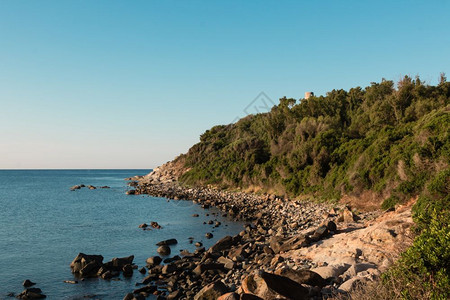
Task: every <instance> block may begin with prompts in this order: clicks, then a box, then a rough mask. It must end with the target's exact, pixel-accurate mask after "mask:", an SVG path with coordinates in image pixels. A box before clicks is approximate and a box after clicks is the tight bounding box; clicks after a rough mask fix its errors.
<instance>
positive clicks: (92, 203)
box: [0, 170, 242, 299]
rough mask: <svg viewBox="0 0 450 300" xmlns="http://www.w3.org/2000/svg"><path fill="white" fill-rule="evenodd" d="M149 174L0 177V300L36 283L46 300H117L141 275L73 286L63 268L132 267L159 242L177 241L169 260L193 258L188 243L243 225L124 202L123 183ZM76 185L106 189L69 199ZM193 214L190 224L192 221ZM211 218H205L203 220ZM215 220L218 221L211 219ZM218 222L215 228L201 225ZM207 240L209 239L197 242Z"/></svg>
mask: <svg viewBox="0 0 450 300" xmlns="http://www.w3.org/2000/svg"><path fill="white" fill-rule="evenodd" d="M147 173H148V170H0V299H4V298H5V299H6V298H7V297H6V295H7V294H8V293H10V292H13V293H15V294H18V293H20V292H21V291H22V290H23V287H22V285H21V284H22V282H23V281H24V280H25V279H30V280H31V281H33V282H37V285H36V287H39V288H41V289H42V291H43V292H44V294H46V295H47V298H48V299H83V297H85V296H86V295H96V297H95V299H123V297H124V295H125V294H126V293H128V292H130V291H132V290H133V289H134V288H135V283H136V282H140V281H141V280H142V278H143V277H144V275H141V274H140V273H139V272H137V271H135V272H134V275H133V277H132V278H130V279H126V278H123V277H120V278H121V280H120V281H105V280H101V279H89V280H86V281H83V282H81V281H80V282H79V284H76V285H73V284H67V283H64V282H63V280H75V278H74V276H73V275H72V274H71V272H70V267H69V264H70V262H71V261H72V260H73V258H74V257H75V256H76V255H77V254H78V253H79V252H84V253H86V254H101V255H103V256H104V258H105V259H104V261H105V262H106V261H109V260H110V259H111V258H113V257H123V256H129V255H135V260H134V262H135V263H136V264H137V265H139V266H143V265H145V260H146V259H147V258H148V257H149V256H152V255H156V254H157V253H156V249H157V246H156V245H155V243H157V242H158V241H161V240H164V239H169V238H176V239H177V240H178V245H176V246H172V255H175V254H178V253H179V250H180V249H188V250H189V251H194V250H195V246H194V245H192V244H190V243H189V240H188V238H189V237H194V238H195V240H194V241H201V242H203V244H204V245H205V246H206V247H208V246H210V245H212V244H213V243H214V242H215V241H217V240H218V239H220V238H221V237H223V236H225V235H234V234H237V233H238V232H239V231H240V230H242V224H240V223H237V222H231V221H230V220H227V219H226V218H222V217H220V216H217V217H215V216H213V215H212V213H213V212H217V211H216V210H214V209H210V210H203V209H202V208H201V207H200V206H198V205H195V204H193V203H192V202H189V201H175V200H170V201H168V199H164V198H155V197H150V196H147V195H145V196H143V195H142V196H141V195H139V196H138V195H136V196H127V195H125V191H126V190H127V186H126V182H125V181H124V178H126V177H130V176H134V175H144V174H147ZM76 184H86V185H89V184H90V185H94V186H103V185H107V186H110V187H111V189H96V190H89V189H87V188H83V189H81V190H76V191H70V190H69V187H71V186H73V185H76ZM195 213H197V214H199V215H200V217H199V218H193V217H192V214H195ZM208 213H209V214H210V216H206V214H208ZM218 215H220V214H218ZM216 218H217V219H218V220H219V221H221V222H222V226H220V227H219V228H213V227H212V225H204V224H203V222H205V221H208V220H211V219H212V220H214V219H216ZM150 221H156V222H158V223H159V224H161V225H162V226H163V228H162V229H160V230H152V231H143V230H142V229H139V228H138V225H139V224H141V223H150ZM206 232H213V233H214V238H213V239H211V240H207V239H205V238H204V235H205V233H206Z"/></svg>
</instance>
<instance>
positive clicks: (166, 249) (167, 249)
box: [156, 245, 171, 256]
mask: <svg viewBox="0 0 450 300" xmlns="http://www.w3.org/2000/svg"><path fill="white" fill-rule="evenodd" d="M156 251H157V252H158V253H159V254H161V255H164V256H166V255H170V252H171V251H170V247H169V246H167V245H162V246H159V247H158V249H156Z"/></svg>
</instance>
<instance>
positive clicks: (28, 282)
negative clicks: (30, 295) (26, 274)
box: [22, 279, 36, 288]
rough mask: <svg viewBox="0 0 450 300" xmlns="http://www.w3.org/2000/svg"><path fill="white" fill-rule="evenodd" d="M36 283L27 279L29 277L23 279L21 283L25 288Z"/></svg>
mask: <svg viewBox="0 0 450 300" xmlns="http://www.w3.org/2000/svg"><path fill="white" fill-rule="evenodd" d="M35 284H36V283H35V282H32V281H31V280H29V279H25V281H24V282H23V283H22V285H23V286H24V287H26V288H28V287H30V286H33V285H35Z"/></svg>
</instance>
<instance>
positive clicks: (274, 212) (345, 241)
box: [96, 162, 413, 300]
mask: <svg viewBox="0 0 450 300" xmlns="http://www.w3.org/2000/svg"><path fill="white" fill-rule="evenodd" d="M182 173H183V170H180V169H179V168H178V166H177V165H175V164H174V163H173V162H169V163H167V164H165V165H163V166H161V167H159V168H157V169H155V170H154V171H153V172H152V173H150V174H148V175H146V176H143V177H135V178H127V179H128V180H130V183H129V185H130V186H131V187H132V189H130V191H128V192H127V194H148V195H152V196H157V197H166V198H169V199H174V200H178V201H183V200H185V201H193V202H195V203H198V204H199V205H201V206H202V207H203V208H204V209H208V208H209V207H217V208H218V209H220V210H221V211H222V214H223V215H224V216H227V217H230V218H233V219H235V220H242V221H245V222H246V224H247V225H246V226H245V228H243V230H242V231H241V232H240V233H239V234H238V235H236V236H226V237H223V238H222V239H220V240H219V241H218V242H217V243H216V244H215V245H213V246H212V247H210V248H209V249H205V248H204V247H202V245H201V244H198V245H197V246H198V247H197V249H196V251H195V252H193V253H191V252H188V251H183V252H182V253H180V255H175V256H173V257H170V256H169V254H170V244H166V243H164V241H163V242H161V244H160V248H161V247H164V248H165V249H162V250H164V251H165V252H159V250H160V249H158V252H159V253H161V256H163V257H160V256H154V257H150V258H149V259H147V262H146V263H147V265H146V268H141V269H140V272H141V273H145V274H147V275H146V277H144V278H143V280H142V282H141V283H140V284H139V285H141V286H140V287H139V288H137V289H136V290H134V291H133V292H130V293H129V294H128V295H126V296H125V298H124V299H143V298H145V297H146V296H149V295H150V294H154V295H158V299H222V300H223V299H327V298H333V297H335V296H336V295H338V294H346V293H348V292H350V291H351V290H352V289H354V288H355V287H356V286H358V284H362V283H364V282H366V281H373V280H376V279H377V278H378V277H379V276H380V274H381V272H383V271H384V270H386V268H387V267H389V266H390V265H391V264H392V263H393V261H395V259H396V257H397V255H398V254H399V252H400V251H401V250H403V249H404V248H405V247H406V246H407V245H409V244H410V242H411V237H410V228H411V226H412V225H413V221H412V218H411V203H410V204H409V205H405V206H399V207H398V208H396V209H395V210H390V211H371V212H356V211H354V210H352V208H351V207H349V206H346V205H343V204H329V203H317V202H313V201H307V200H296V199H286V198H284V197H280V196H276V195H268V194H251V193H244V192H232V191H223V190H217V189H215V188H212V187H201V188H199V187H186V186H183V185H181V184H179V183H178V181H177V179H178V176H180V175H181V174H182ZM168 238H170V237H168ZM162 254H164V255H162ZM164 258H165V259H164ZM96 264H97V266H99V267H98V269H100V268H101V267H102V265H100V264H98V262H97V263H96ZM104 270H106V268H104ZM119 271H120V270H119ZM116 272H117V270H116ZM97 273H98V272H97ZM100 273H101V272H100ZM99 276H102V275H101V274H100V275H99ZM102 277H103V276H102Z"/></svg>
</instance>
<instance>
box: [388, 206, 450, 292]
mask: <svg viewBox="0 0 450 300" xmlns="http://www.w3.org/2000/svg"><path fill="white" fill-rule="evenodd" d="M449 218H450V214H449V211H448V209H447V210H446V211H441V212H439V213H438V212H437V211H434V212H433V213H432V214H431V216H430V223H429V226H428V227H426V228H424V230H423V231H422V232H421V233H420V235H419V236H417V237H416V238H415V240H414V243H413V245H412V246H411V247H410V248H409V249H408V250H406V251H405V252H404V253H403V254H402V257H401V258H400V260H399V261H397V263H396V264H395V265H394V267H392V268H391V269H390V270H389V271H388V272H387V273H385V274H384V275H383V281H384V282H385V283H389V282H391V281H393V280H395V281H396V282H398V283H399V284H397V286H396V289H398V290H400V294H401V296H402V298H403V299H436V300H437V299H439V300H440V299H442V300H446V299H449V297H450V223H449V221H450V219H449Z"/></svg>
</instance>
